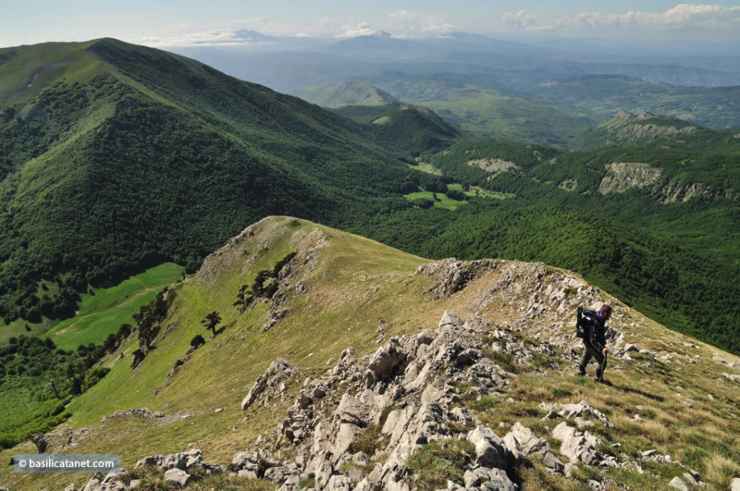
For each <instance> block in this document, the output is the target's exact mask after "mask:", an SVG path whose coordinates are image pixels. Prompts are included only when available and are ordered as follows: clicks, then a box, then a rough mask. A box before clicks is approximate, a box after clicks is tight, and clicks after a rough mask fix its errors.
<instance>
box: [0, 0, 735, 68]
mask: <svg viewBox="0 0 740 491" xmlns="http://www.w3.org/2000/svg"><path fill="white" fill-rule="evenodd" d="M589 4H590V2H585V1H580V0H579V1H572V2H568V4H567V6H564V5H561V4H560V3H558V2H553V1H545V2H533V1H525V2H514V1H510V0H506V1H501V2H497V3H496V4H495V5H490V4H489V2H484V1H482V0H475V1H472V2H466V4H465V6H464V7H460V6H458V5H456V4H454V3H453V2H450V1H446V0H436V1H431V2H421V1H417V0H413V1H406V2H390V1H380V2H375V3H374V4H373V5H363V4H360V3H359V2H346V3H344V4H342V5H341V6H337V5H334V4H332V3H331V2H327V1H324V0H320V1H318V2H314V3H313V4H312V5H310V6H308V5H288V4H287V2H270V3H269V4H265V3H264V2H260V3H257V2H237V1H234V0H229V1H222V2H219V3H218V4H216V5H212V4H208V5H206V4H202V3H199V2H195V1H193V0H187V1H180V2H177V3H176V4H175V3H172V4H165V2H155V3H145V2H143V1H141V0H135V1H132V2H127V3H126V4H125V5H116V4H114V3H113V2H92V1H89V0H82V1H74V2H66V3H64V4H63V5H62V4H59V5H57V4H56V3H54V2H50V1H48V0H40V1H31V2H16V1H12V2H10V3H9V5H6V7H5V11H6V12H8V13H9V14H8V15H4V16H3V18H2V19H0V47H10V46H17V45H23V44H36V43H40V42H47V41H84V40H89V39H95V38H100V37H115V38H118V39H121V40H124V41H127V42H132V43H137V44H144V45H148V46H154V47H162V48H169V49H174V48H190V47H241V48H250V47H252V48H254V47H260V46H261V45H264V44H265V43H267V42H270V41H274V40H272V39H270V38H269V37H272V36H277V37H281V38H293V39H298V40H301V39H306V40H312V41H315V40H320V39H328V40H341V39H349V38H354V37H359V36H392V37H394V38H399V39H419V38H444V37H446V36H449V35H450V34H452V33H458V32H464V33H472V34H480V35H485V36H489V37H493V38H498V39H502V40H511V41H518V42H522V43H531V44H542V43H546V44H549V45H553V46H555V47H557V46H562V47H566V48H568V49H576V50H582V49H584V48H585V49H596V50H603V49H607V50H608V49H609V48H610V47H612V48H616V49H617V50H621V49H634V50H635V51H638V52H639V51H641V50H643V49H647V50H648V51H654V52H656V53H663V52H666V53H668V52H671V51H674V52H676V54H692V52H694V53H696V54H705V53H709V54H716V55H734V52H735V50H736V49H737V47H738V46H740V3H737V2H729V1H716V2H714V3H712V4H700V3H690V4H689V3H677V2H675V1H670V2H669V1H662V0H653V1H650V2H635V1H630V0H620V1H613V2H609V4H608V5H600V6H599V7H598V8H597V9H594V8H593V7H592V6H590V5H589ZM256 33H258V34H259V35H258V34H256ZM262 35H264V36H262ZM306 42H307V43H308V41H306ZM584 44H585V46H584Z"/></svg>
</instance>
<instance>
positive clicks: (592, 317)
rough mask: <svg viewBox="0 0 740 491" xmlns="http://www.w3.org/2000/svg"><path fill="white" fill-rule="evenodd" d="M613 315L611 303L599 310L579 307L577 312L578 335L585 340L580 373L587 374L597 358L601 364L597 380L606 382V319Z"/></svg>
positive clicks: (597, 370) (597, 372)
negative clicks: (587, 367) (588, 367)
mask: <svg viewBox="0 0 740 491" xmlns="http://www.w3.org/2000/svg"><path fill="white" fill-rule="evenodd" d="M611 315H612V308H611V306H610V305H607V304H604V305H602V306H601V308H600V309H599V310H596V311H594V310H584V309H582V308H581V307H578V310H577V312H576V336H578V337H579V338H581V339H582V340H583V346H584V352H583V358H581V363H580V365H578V373H579V375H582V376H583V375H586V366H588V364H589V363H590V362H591V359H592V358H595V359H596V361H597V362H598V364H599V366H598V368H597V369H596V380H598V381H599V382H604V370H606V354H607V352H608V350H607V347H606V321H608V320H609V318H610V317H611Z"/></svg>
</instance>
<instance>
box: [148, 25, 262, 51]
mask: <svg viewBox="0 0 740 491" xmlns="http://www.w3.org/2000/svg"><path fill="white" fill-rule="evenodd" d="M275 41H276V40H275V38H273V37H272V36H269V35H266V34H262V33H259V32H256V31H252V30H249V29H233V30H212V31H199V32H186V33H182V34H173V35H165V36H149V37H145V38H144V39H142V42H143V43H144V44H147V45H149V46H158V47H183V46H266V45H270V44H274V43H275Z"/></svg>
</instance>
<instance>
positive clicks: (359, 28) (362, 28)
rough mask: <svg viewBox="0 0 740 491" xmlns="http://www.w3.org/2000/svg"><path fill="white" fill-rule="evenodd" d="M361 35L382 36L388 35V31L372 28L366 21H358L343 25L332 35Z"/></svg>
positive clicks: (338, 36)
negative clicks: (357, 22)
mask: <svg viewBox="0 0 740 491" xmlns="http://www.w3.org/2000/svg"><path fill="white" fill-rule="evenodd" d="M362 36H384V37H390V33H388V32H386V31H382V30H378V29H374V28H373V27H372V26H371V25H370V24H369V23H368V22H360V23H359V24H356V25H352V26H344V28H343V29H342V31H341V32H339V33H337V34H335V35H334V37H336V38H338V39H350V38H357V37H362Z"/></svg>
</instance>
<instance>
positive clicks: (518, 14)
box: [502, 10, 537, 31]
mask: <svg viewBox="0 0 740 491" xmlns="http://www.w3.org/2000/svg"><path fill="white" fill-rule="evenodd" d="M502 20H503V22H504V23H505V24H506V25H508V26H510V27H514V28H516V29H520V30H523V31H527V30H530V29H535V28H537V18H536V17H535V16H533V15H531V14H530V13H529V12H527V11H526V10H517V11H515V12H505V13H504V15H503V17H502Z"/></svg>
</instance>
